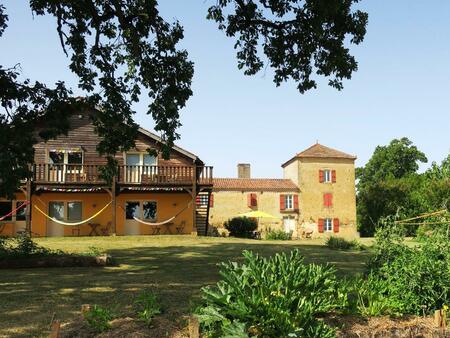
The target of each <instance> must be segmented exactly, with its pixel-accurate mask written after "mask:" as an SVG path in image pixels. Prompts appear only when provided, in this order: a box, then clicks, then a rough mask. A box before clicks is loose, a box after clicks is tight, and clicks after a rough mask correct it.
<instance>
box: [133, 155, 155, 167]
mask: <svg viewBox="0 0 450 338" xmlns="http://www.w3.org/2000/svg"><path fill="white" fill-rule="evenodd" d="M125 162H126V165H145V166H149V165H156V157H155V156H153V155H149V154H147V153H131V154H126V157H125Z"/></svg>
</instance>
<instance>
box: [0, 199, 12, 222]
mask: <svg viewBox="0 0 450 338" xmlns="http://www.w3.org/2000/svg"><path fill="white" fill-rule="evenodd" d="M11 211H12V203H11V201H5V202H0V217H3V216H5V215H8V214H9V213H10V212H11ZM11 220H12V215H10V216H8V217H5V218H4V219H3V221H11Z"/></svg>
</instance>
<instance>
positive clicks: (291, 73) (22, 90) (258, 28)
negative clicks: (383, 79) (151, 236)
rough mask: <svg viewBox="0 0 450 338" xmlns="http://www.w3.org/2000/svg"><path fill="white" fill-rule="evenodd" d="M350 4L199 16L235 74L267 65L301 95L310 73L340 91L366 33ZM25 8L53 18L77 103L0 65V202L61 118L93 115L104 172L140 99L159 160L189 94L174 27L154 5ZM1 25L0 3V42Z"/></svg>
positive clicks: (93, 1) (313, 3) (311, 82)
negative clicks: (224, 40)
mask: <svg viewBox="0 0 450 338" xmlns="http://www.w3.org/2000/svg"><path fill="white" fill-rule="evenodd" d="M358 1H359V0H219V1H217V4H216V5H213V6H211V7H210V8H209V10H208V13H207V18H208V19H211V20H214V21H216V22H217V23H218V25H219V29H222V30H224V31H225V32H226V34H227V35H228V36H230V37H232V38H235V39H236V44H235V48H236V49H237V60H238V67H239V68H240V69H243V70H244V73H245V74H247V75H253V74H255V73H257V72H258V71H260V70H261V69H262V68H263V67H264V65H265V64H267V65H269V66H270V67H271V68H273V69H274V72H275V75H274V82H275V83H276V85H277V86H278V85H280V83H281V82H283V81H286V80H289V79H292V80H293V81H295V82H296V83H297V87H298V89H299V91H300V92H301V93H303V92H305V91H307V90H309V89H311V88H315V87H316V86H317V84H316V80H315V79H314V78H313V76H314V75H317V76H324V77H326V78H328V79H329V84H330V85H331V86H333V87H335V88H337V89H341V88H342V86H343V83H342V81H343V80H344V79H349V78H351V75H352V74H353V72H355V71H356V70H357V62H356V60H355V58H354V57H353V56H352V55H350V52H349V48H348V47H349V46H348V45H349V44H359V43H361V42H362V41H363V39H364V36H365V33H366V26H367V22H368V15H367V13H364V12H362V11H359V10H354V9H353V6H354V5H355V4H356V3H357V2H358ZM29 5H30V8H31V10H32V12H33V13H34V14H36V15H38V16H40V15H50V16H52V17H54V18H55V31H56V34H58V37H59V40H60V44H61V48H62V50H63V51H64V53H65V54H66V55H67V57H69V58H70V62H69V68H70V70H71V71H72V72H73V73H75V74H76V75H77V77H78V86H79V88H80V89H81V90H82V92H83V93H84V98H83V99H82V100H79V99H78V100H76V99H74V98H73V97H72V90H71V89H70V88H67V87H66V85H65V84H64V81H63V80H64V79H61V81H59V82H58V83H56V84H55V86H54V87H53V88H49V87H48V86H47V85H46V84H43V83H40V82H32V81H30V80H25V81H19V78H20V76H21V75H22V74H21V72H20V67H19V66H17V65H16V66H15V65H0V100H1V107H2V110H1V112H0V135H1V136H0V137H1V139H0V141H1V142H0V151H1V153H2V158H1V159H0V161H1V162H0V195H5V194H6V195H8V196H11V194H13V193H14V191H15V189H17V187H18V186H19V182H20V179H24V178H26V177H27V176H29V175H30V170H29V166H30V164H31V163H32V162H33V154H34V151H33V145H34V144H35V143H36V142H37V137H38V136H40V137H42V138H44V139H45V140H48V139H50V138H54V137H56V136H57V135H59V134H61V133H65V132H67V130H68V128H69V125H68V117H69V116H70V114H71V113H73V111H76V110H77V109H78V110H79V109H91V110H92V109H94V108H95V109H97V110H98V113H97V114H95V117H94V124H95V127H96V132H97V133H98V134H99V135H100V136H101V142H100V144H99V146H98V151H99V153H100V154H102V155H105V156H106V157H107V158H108V160H109V162H110V164H111V165H113V164H114V160H113V156H114V154H115V153H117V152H118V151H123V150H127V149H130V148H131V147H133V145H134V140H135V136H136V132H137V126H136V124H135V122H134V119H133V116H134V114H135V111H134V110H133V108H132V106H133V104H134V103H135V102H137V101H138V100H140V99H141V98H142V97H143V96H146V97H148V99H149V102H150V103H149V105H148V109H147V112H146V113H147V114H148V115H150V116H151V117H152V118H153V120H154V122H155V127H154V129H155V130H156V131H157V132H160V133H161V134H162V136H163V140H164V143H163V144H162V145H161V151H162V152H163V154H164V156H165V157H167V156H168V151H169V149H170V147H171V146H172V145H173V143H174V141H175V140H176V139H177V138H178V137H179V135H178V133H177V129H178V128H179V127H180V115H179V114H180V110H181V109H182V108H183V107H184V106H185V105H186V102H187V100H188V99H189V97H190V96H191V95H192V89H191V83H192V77H193V72H194V66H193V63H192V61H190V60H189V58H188V53H187V51H186V50H184V49H181V48H179V47H178V44H179V42H180V41H181V40H182V39H183V35H184V32H183V27H182V25H181V23H180V22H178V21H175V22H168V21H166V20H165V19H164V18H163V17H162V16H161V15H160V13H159V10H158V2H157V1H156V0H77V1H67V0H30V2H29ZM8 20H9V17H8V15H7V13H6V8H5V7H4V6H3V5H2V4H1V3H0V37H1V36H2V34H3V33H4V31H5V29H6V28H7V23H8ZM262 54H263V55H264V56H265V59H266V60H265V59H263V57H262V56H261V55H262ZM38 134H39V135H38ZM19 135H20V137H19Z"/></svg>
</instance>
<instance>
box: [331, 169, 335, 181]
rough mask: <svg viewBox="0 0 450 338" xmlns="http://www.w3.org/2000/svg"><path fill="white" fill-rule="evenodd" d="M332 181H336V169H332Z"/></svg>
mask: <svg viewBox="0 0 450 338" xmlns="http://www.w3.org/2000/svg"><path fill="white" fill-rule="evenodd" d="M331 182H333V183H336V170H331Z"/></svg>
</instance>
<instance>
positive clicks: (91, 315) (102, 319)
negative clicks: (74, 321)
mask: <svg viewBox="0 0 450 338" xmlns="http://www.w3.org/2000/svg"><path fill="white" fill-rule="evenodd" d="M113 318H114V316H113V314H112V312H111V311H110V310H108V309H106V308H103V307H101V306H99V305H93V306H92V307H91V309H90V310H89V311H86V312H85V313H84V319H85V320H86V322H87V324H88V326H89V327H90V328H91V329H93V330H94V331H95V332H104V331H106V330H108V329H110V328H111V325H110V323H109V322H110V321H111V320H112V319H113Z"/></svg>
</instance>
